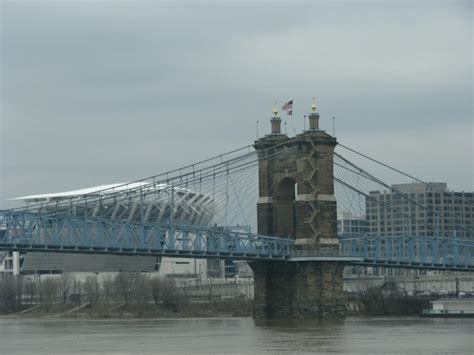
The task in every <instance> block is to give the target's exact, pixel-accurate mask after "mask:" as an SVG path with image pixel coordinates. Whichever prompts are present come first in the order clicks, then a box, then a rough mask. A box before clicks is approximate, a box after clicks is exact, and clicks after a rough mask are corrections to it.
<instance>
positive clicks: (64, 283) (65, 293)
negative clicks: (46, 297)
mask: <svg viewBox="0 0 474 355" xmlns="http://www.w3.org/2000/svg"><path fill="white" fill-rule="evenodd" d="M58 285H59V292H60V293H61V298H62V302H63V306H64V305H65V304H66V303H67V299H68V297H69V294H70V293H71V286H72V275H71V274H70V273H68V272H64V273H62V274H61V277H60V278H59V282H58Z"/></svg>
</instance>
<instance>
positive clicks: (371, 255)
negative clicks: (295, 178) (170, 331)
mask: <svg viewBox="0 0 474 355" xmlns="http://www.w3.org/2000/svg"><path fill="white" fill-rule="evenodd" d="M339 240H340V250H339V251H330V252H329V254H328V251H324V250H320V251H317V250H314V251H313V250H296V249H295V247H294V242H293V240H291V239H289V238H288V239H285V238H277V237H271V236H262V235H256V234H252V233H249V232H247V231H242V230H241V229H239V228H233V227H225V226H224V227H220V226H208V225H191V224H183V223H182V222H181V221H180V220H177V221H174V220H171V219H169V220H168V221H167V223H160V224H159V223H140V222H135V221H129V220H126V219H107V218H92V217H77V216H64V215H60V216H54V215H44V214H41V213H31V212H25V211H0V250H7V251H11V250H18V251H42V252H44V251H50V252H71V253H94V254H116V255H137V256H138V255H148V256H171V257H173V256H176V257H190V258H219V259H223V258H231V259H247V260H253V259H267V260H280V261H287V262H296V261H324V260H332V261H338V262H345V263H347V264H354V265H365V266H384V267H401V268H415V269H436V270H456V271H474V242H472V241H465V240H459V239H457V238H451V239H447V238H434V237H415V236H410V237H405V236H393V237H373V236H370V237H369V236H362V235H361V236H350V237H347V236H341V237H340V239H339Z"/></svg>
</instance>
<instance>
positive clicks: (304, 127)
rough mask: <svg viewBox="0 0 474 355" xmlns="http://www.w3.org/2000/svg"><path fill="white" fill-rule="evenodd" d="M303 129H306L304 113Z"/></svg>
mask: <svg viewBox="0 0 474 355" xmlns="http://www.w3.org/2000/svg"><path fill="white" fill-rule="evenodd" d="M303 131H306V115H304V116H303Z"/></svg>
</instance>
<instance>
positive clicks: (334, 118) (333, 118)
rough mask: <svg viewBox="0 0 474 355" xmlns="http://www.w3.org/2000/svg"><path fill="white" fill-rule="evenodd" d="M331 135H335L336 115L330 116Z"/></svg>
mask: <svg viewBox="0 0 474 355" xmlns="http://www.w3.org/2000/svg"><path fill="white" fill-rule="evenodd" d="M332 136H333V137H335V136H336V117H334V116H332Z"/></svg>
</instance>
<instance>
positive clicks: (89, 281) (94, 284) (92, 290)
mask: <svg viewBox="0 0 474 355" xmlns="http://www.w3.org/2000/svg"><path fill="white" fill-rule="evenodd" d="M84 292H85V293H86V294H87V299H88V301H89V302H90V303H91V305H92V306H94V307H95V306H97V304H98V303H99V282H98V281H97V276H92V275H90V276H87V277H86V279H85V281H84Z"/></svg>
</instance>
